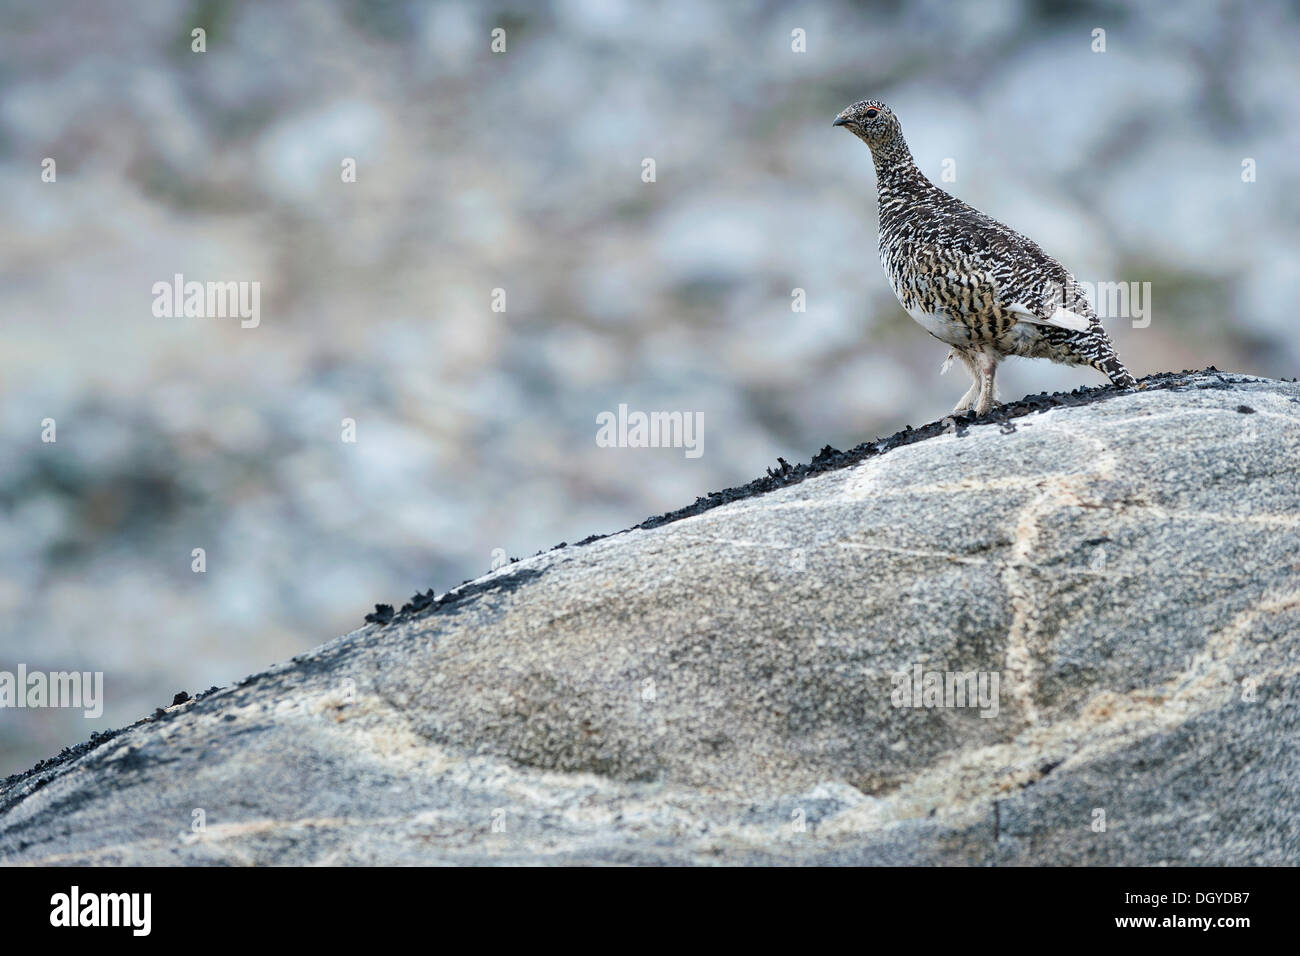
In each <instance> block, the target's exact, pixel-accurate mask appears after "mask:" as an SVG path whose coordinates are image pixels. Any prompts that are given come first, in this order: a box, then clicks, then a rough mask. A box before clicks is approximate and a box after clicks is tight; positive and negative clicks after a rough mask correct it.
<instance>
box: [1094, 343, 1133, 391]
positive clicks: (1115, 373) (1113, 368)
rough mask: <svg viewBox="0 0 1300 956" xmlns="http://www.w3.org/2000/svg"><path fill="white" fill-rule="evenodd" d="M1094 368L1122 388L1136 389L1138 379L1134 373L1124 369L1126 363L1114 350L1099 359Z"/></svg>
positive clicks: (1108, 351)
mask: <svg viewBox="0 0 1300 956" xmlns="http://www.w3.org/2000/svg"><path fill="white" fill-rule="evenodd" d="M1092 367H1093V368H1095V369H1096V370H1097V371H1099V372H1101V373H1103V374H1104V375H1105V376H1106V377H1107V378H1109V379H1110V380H1111V381H1112V382H1113V383H1115V384H1116V385H1118V386H1119V387H1120V388H1136V387H1137V379H1135V378H1134V377H1133V373H1132V372H1130V371H1129V370H1128V369H1126V368H1125V367H1124V363H1123V362H1121V361H1120V360H1119V356H1118V355H1116V354H1115V350H1114V349H1107V350H1106V354H1104V355H1102V356H1101V357H1099V358H1098V359H1097V360H1096V361H1095V362H1093V363H1092Z"/></svg>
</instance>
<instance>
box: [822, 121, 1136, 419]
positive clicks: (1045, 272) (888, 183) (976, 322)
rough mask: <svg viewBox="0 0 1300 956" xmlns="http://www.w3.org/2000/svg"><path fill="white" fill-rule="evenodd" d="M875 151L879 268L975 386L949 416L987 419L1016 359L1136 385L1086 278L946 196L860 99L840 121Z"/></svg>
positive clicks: (891, 126) (896, 132)
mask: <svg viewBox="0 0 1300 956" xmlns="http://www.w3.org/2000/svg"><path fill="white" fill-rule="evenodd" d="M832 125H833V126H842V127H844V128H845V129H847V130H848V131H849V132H851V133H852V134H853V135H854V136H856V137H857V138H858V139H860V140H862V141H863V142H864V143H866V144H867V146H869V147H870V148H871V156H872V159H873V161H874V163H875V167H876V188H877V193H878V197H879V200H880V261H881V264H882V265H883V266H884V267H885V273H886V275H887V276H888V279H889V285H890V288H891V289H893V291H894V295H896V296H898V301H899V303H900V304H901V305H902V306H903V309H904V310H905V311H906V312H907V314H908V315H910V316H911V317H912V318H913V319H914V320H915V321H916V322H917V323H918V324H919V325H920V326H921V327H922V328H924V329H925V330H926V331H927V332H929V333H930V334H931V335H932V336H934V337H935V338H937V339H939V341H941V342H943V343H944V344H946V345H948V346H949V347H950V348H949V352H948V356H947V358H946V359H945V360H944V363H943V366H942V369H941V371H940V374H942V373H943V372H946V371H948V368H949V366H951V365H952V362H953V360H954V359H958V360H960V361H961V362H962V363H963V364H965V366H966V368H967V369H968V370H969V371H970V374H971V379H972V383H971V387H970V389H969V391H967V392H966V394H965V395H964V396H962V399H961V401H959V402H958V403H957V406H956V407H955V408H954V409H953V413H954V414H957V413H961V412H966V411H968V410H973V411H974V412H975V414H976V415H984V414H986V413H987V412H989V411H990V410H991V409H992V407H993V405H994V402H995V401H996V397H997V391H996V384H995V378H996V376H997V367H998V362H1000V361H1001V360H1002V359H1004V358H1006V357H1007V356H1010V355H1020V356H1024V357H1027V358H1045V359H1050V360H1051V361H1054V362H1060V363H1062V364H1065V365H1084V366H1088V367H1090V368H1093V369H1096V370H1097V371H1099V372H1101V373H1103V374H1104V375H1106V376H1107V377H1108V378H1109V379H1110V380H1111V382H1113V383H1114V384H1115V385H1117V386H1119V387H1121V388H1134V387H1136V385H1137V382H1136V380H1135V379H1134V378H1133V375H1132V374H1131V373H1130V372H1129V370H1128V369H1127V368H1125V367H1124V365H1123V363H1122V362H1120V360H1119V356H1118V355H1117V354H1116V352H1115V346H1114V345H1113V344H1112V343H1111V340H1110V336H1109V335H1107V334H1106V330H1105V329H1104V328H1102V325H1101V320H1100V319H1099V318H1098V317H1097V314H1096V312H1095V311H1093V308H1092V306H1091V305H1090V304H1089V303H1088V300H1087V298H1086V297H1085V296H1084V294H1083V290H1082V289H1081V287H1080V285H1079V282H1078V281H1077V280H1076V279H1075V277H1074V276H1073V275H1072V274H1071V273H1070V271H1069V270H1068V269H1066V268H1065V266H1063V265H1061V263H1060V262H1058V261H1057V260H1056V259H1053V258H1052V257H1051V256H1049V255H1048V254H1047V253H1046V252H1044V251H1043V250H1042V249H1041V248H1039V246H1038V244H1037V243H1035V242H1033V241H1032V240H1031V239H1028V238H1026V237H1025V236H1023V235H1021V234H1020V233H1018V232H1016V231H1015V230H1014V229H1012V228H1011V227H1010V226H1006V225H1003V224H1002V223H1000V222H998V221H997V220H996V219H994V218H992V217H991V216H988V215H986V214H984V213H982V212H980V211H979V210H978V209H976V208H974V207H973V206H970V205H967V204H966V203H964V202H962V201H961V200H960V199H958V198H957V197H956V196H953V195H951V194H949V193H947V192H945V191H944V190H942V189H940V188H939V187H938V186H936V185H935V184H934V183H932V182H931V181H930V180H929V179H927V178H926V176H925V174H924V173H922V172H921V170H920V169H918V168H917V165H916V162H915V161H914V160H913V159H912V152H911V150H910V149H908V147H907V141H906V140H905V139H904V138H903V128H902V126H901V125H900V123H899V121H898V116H897V115H896V114H895V113H894V111H893V110H892V109H890V108H889V107H888V106H886V105H885V104H884V103H882V102H880V101H879V100H862V101H860V102H857V103H854V104H853V105H852V106H849V107H847V108H846V109H844V110H843V111H841V112H840V114H839V115H838V116H837V117H836V118H835V122H834V123H833V124H832Z"/></svg>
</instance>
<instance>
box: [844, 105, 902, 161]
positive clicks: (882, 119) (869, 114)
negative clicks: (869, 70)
mask: <svg viewBox="0 0 1300 956" xmlns="http://www.w3.org/2000/svg"><path fill="white" fill-rule="evenodd" d="M831 125H833V126H843V127H844V128H845V129H847V130H848V131H849V132H850V133H852V134H853V135H854V136H856V137H857V138H858V139H860V140H862V141H863V142H864V143H866V144H867V145H868V146H870V147H871V148H872V149H875V148H876V147H877V146H884V145H886V144H888V143H891V142H893V141H894V140H895V139H897V138H898V136H899V135H900V134H901V133H902V132H903V128H902V127H901V126H900V125H899V123H898V117H897V116H895V115H894V111H893V110H891V109H890V108H889V107H888V106H886V105H885V104H884V103H882V102H880V100H862V101H861V102H859V103H854V104H853V105H852V106H850V107H848V108H847V109H846V110H844V111H843V112H842V113H840V115H839V116H837V117H835V122H834V123H833V124H831Z"/></svg>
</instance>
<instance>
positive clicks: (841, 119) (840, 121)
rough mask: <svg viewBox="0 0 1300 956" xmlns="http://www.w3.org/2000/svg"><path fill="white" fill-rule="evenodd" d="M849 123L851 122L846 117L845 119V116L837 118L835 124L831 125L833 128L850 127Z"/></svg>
mask: <svg viewBox="0 0 1300 956" xmlns="http://www.w3.org/2000/svg"><path fill="white" fill-rule="evenodd" d="M848 122H849V121H848V119H847V118H846V117H844V116H837V117H835V122H834V123H831V125H832V126H847V125H848Z"/></svg>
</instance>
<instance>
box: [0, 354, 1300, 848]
mask: <svg viewBox="0 0 1300 956" xmlns="http://www.w3.org/2000/svg"><path fill="white" fill-rule="evenodd" d="M1103 393H1104V394H1103ZM1102 398H1104V399H1105V400H1100V399H1102ZM931 431H932V432H933V431H937V432H938V433H937V434H935V435H934V436H933V437H923V438H922V440H914V441H910V442H908V443H900V444H898V445H897V447H891V448H890V450H889V451H888V453H886V454H878V453H877V454H872V455H869V456H867V457H865V458H864V459H863V460H861V461H859V462H857V463H855V464H852V465H850V466H847V467H840V468H835V469H833V470H828V471H825V472H824V473H821V474H815V475H812V476H810V477H808V478H807V479H806V480H801V481H798V483H794V484H790V485H789V486H787V487H781V488H778V489H777V490H775V491H772V492H770V493H767V494H761V495H757V496H752V497H747V498H741V499H740V500H735V501H731V502H729V503H726V504H723V505H721V506H719V507H713V508H708V509H707V510H702V511H701V513H699V514H696V515H693V516H690V517H686V518H683V519H681V520H675V521H670V522H667V523H662V524H660V525H658V526H656V527H650V528H640V529H635V530H632V531H629V532H625V533H623V534H619V535H614V536H611V537H609V538H604V539H600V540H597V541H593V542H591V543H588V544H584V545H582V546H581V547H567V548H560V549H557V550H554V551H550V552H547V553H545V554H542V555H538V556H537V557H535V558H532V559H528V560H526V561H522V562H519V563H516V564H512V565H509V566H507V567H505V568H502V569H501V570H499V571H496V572H494V573H493V574H491V575H489V576H487V577H485V578H482V579H480V580H478V581H476V582H473V583H472V584H469V585H466V586H463V587H462V588H461V589H458V590H457V591H456V592H455V593H453V595H452V596H451V597H450V598H448V599H446V600H444V601H443V602H441V603H440V604H439V605H438V606H436V607H432V608H426V609H423V610H418V611H411V612H408V613H406V614H399V615H398V616H397V617H396V618H394V619H393V621H392V622H391V623H389V624H387V625H380V624H371V625H368V626H366V627H364V628H362V629H360V630H358V631H356V632H354V633H352V634H349V635H347V636H345V637H342V638H339V639H338V640H335V641H333V642H331V643H329V644H327V645H325V646H323V647H321V648H319V649H317V650H315V651H313V652H311V653H309V654H306V655H303V656H301V657H299V658H296V659H295V660H293V661H292V662H288V663H286V664H283V665H281V666H279V667H276V668H274V669H272V670H270V671H268V672H266V673H263V674H259V675H257V676H254V677H250V678H248V679H247V680H245V681H244V682H242V683H241V684H239V685H238V686H234V687H229V688H225V689H222V690H218V691H215V692H212V693H210V694H207V695H201V696H200V697H199V698H198V699H195V700H191V701H188V702H185V703H182V704H179V705H175V706H173V707H170V708H168V709H167V710H166V711H165V712H163V713H161V714H159V715H156V716H154V717H151V718H147V719H145V720H143V721H141V722H139V723H137V724H136V725H134V726H132V727H130V728H127V729H126V730H124V731H122V732H120V733H118V734H116V735H114V736H112V737H108V738H101V739H99V740H97V741H92V742H91V743H89V744H86V745H82V746H81V747H80V748H75V749H74V750H72V751H70V752H67V753H65V754H64V755H62V756H61V757H60V758H57V759H55V760H52V761H49V762H47V763H46V764H44V765H39V766H38V767H37V768H35V769H33V770H31V771H28V772H27V773H26V774H22V775H16V776H14V777H11V778H9V779H8V780H6V781H4V783H3V784H2V785H0V859H3V861H4V862H6V863H30V864H43V863H102V864H159V863H162V864H167V863H234V864H249V863H262V864H306V863H366V864H386V863H534V864H535V863H550V862H554V863H589V862H600V863H782V862H800V863H863V864H875V863H882V864H1135V865H1146V864H1162V863H1171V864H1184V863H1192V864H1195V863H1203V864H1242V863H1245V864H1250V863H1267V864H1285V863H1296V862H1300V749H1298V748H1297V747H1296V743H1295V742H1296V740H1297V739H1298V737H1300V726H1297V725H1298V724H1300V718H1298V717H1297V714H1300V706H1298V705H1300V480H1298V478H1297V462H1298V461H1300V385H1297V384H1295V383H1288V382H1276V381H1268V380H1258V379H1246V378H1242V377H1238V376H1230V375H1223V374H1216V373H1197V374H1186V375H1183V376H1172V377H1165V378H1164V379H1162V380H1161V381H1159V382H1157V383H1150V387H1149V388H1148V389H1147V390H1145V391H1140V392H1137V393H1128V394H1121V395H1116V394H1114V392H1113V390H1098V392H1097V394H1096V395H1093V396H1091V397H1090V398H1086V399H1084V400H1080V401H1077V402H1073V403H1070V402H1066V403H1057V404H1056V406H1055V407H1048V408H1047V409H1046V410H1039V409H1038V408H1036V407H1034V406H1032V404H1031V405H1024V406H1011V407H1009V408H1007V409H1004V410H1002V412H1001V413H999V412H996V411H995V413H994V420H991V421H985V420H981V422H979V423H974V424H972V423H969V422H964V421H950V422H949V423H947V424H944V425H940V426H937V428H934V429H931ZM916 434H920V433H916ZM877 450H878V449H877ZM776 483H778V484H779V483H780V479H776ZM918 666H919V667H920V668H921V669H922V670H923V671H937V672H948V671H960V672H972V671H974V672H982V673H987V674H990V675H997V677H998V680H999V694H998V695H997V707H996V711H997V712H996V714H991V715H989V716H981V712H980V710H978V709H976V708H973V707H961V706H948V707H899V706H894V702H893V699H892V698H893V696H894V691H895V683H896V682H895V680H894V679H893V676H892V675H896V674H900V673H905V674H911V673H913V672H914V670H915V669H916V668H917V667H918ZM985 712H986V713H987V712H988V711H987V710H986V711H985Z"/></svg>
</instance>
